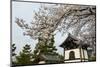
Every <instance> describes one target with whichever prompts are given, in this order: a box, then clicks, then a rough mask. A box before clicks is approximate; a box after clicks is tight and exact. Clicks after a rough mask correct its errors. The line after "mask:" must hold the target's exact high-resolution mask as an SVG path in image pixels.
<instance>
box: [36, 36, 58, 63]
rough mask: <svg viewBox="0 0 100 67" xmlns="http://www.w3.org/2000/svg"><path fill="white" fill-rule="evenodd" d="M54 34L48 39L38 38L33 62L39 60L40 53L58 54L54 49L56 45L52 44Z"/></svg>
mask: <svg viewBox="0 0 100 67" xmlns="http://www.w3.org/2000/svg"><path fill="white" fill-rule="evenodd" d="M54 43H55V41H54V35H52V37H51V38H50V39H49V41H48V40H46V39H42V38H39V39H38V43H37V45H36V47H35V50H34V59H35V60H34V63H38V62H39V61H40V60H39V59H38V57H39V56H40V55H41V54H47V55H59V54H58V53H57V52H56V51H57V49H56V47H55V46H54Z"/></svg>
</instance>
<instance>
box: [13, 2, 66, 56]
mask: <svg viewBox="0 0 100 67" xmlns="http://www.w3.org/2000/svg"><path fill="white" fill-rule="evenodd" d="M39 7H40V4H39V3H28V2H12V43H15V44H16V47H17V49H16V53H19V51H20V50H21V49H22V47H23V46H24V45H25V44H29V45H31V48H32V49H34V47H35V46H36V45H35V44H36V43H37V42H38V41H37V40H33V39H31V38H30V37H29V36H24V35H23V32H24V31H23V30H22V29H21V28H20V27H19V26H18V25H17V24H16V23H15V17H18V18H23V19H24V20H26V22H29V23H30V22H31V21H32V18H33V11H34V10H35V11H37V10H38V8H39ZM66 37H67V35H63V36H62V34H61V33H60V32H58V33H57V34H56V35H55V44H54V45H55V46H56V48H57V49H58V51H57V52H58V53H60V54H62V55H63V49H62V48H61V47H59V45H60V44H61V43H62V42H63V41H64V40H65V38H66Z"/></svg>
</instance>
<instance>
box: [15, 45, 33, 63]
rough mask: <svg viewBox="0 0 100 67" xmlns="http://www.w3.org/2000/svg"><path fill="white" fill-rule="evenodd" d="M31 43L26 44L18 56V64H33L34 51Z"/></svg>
mask: <svg viewBox="0 0 100 67" xmlns="http://www.w3.org/2000/svg"><path fill="white" fill-rule="evenodd" d="M31 51H32V50H31V47H30V45H27V44H26V45H25V46H24V47H23V50H22V51H21V52H20V53H19V56H16V60H17V65H27V64H32V53H31Z"/></svg>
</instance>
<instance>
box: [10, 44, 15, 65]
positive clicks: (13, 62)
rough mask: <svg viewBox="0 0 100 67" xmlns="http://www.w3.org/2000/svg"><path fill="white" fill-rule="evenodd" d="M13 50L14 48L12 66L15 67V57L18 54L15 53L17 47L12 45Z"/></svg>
mask: <svg viewBox="0 0 100 67" xmlns="http://www.w3.org/2000/svg"><path fill="white" fill-rule="evenodd" d="M11 48H12V51H11V56H12V57H11V58H12V65H14V64H15V63H16V62H15V56H16V53H15V50H16V46H15V44H12V46H11Z"/></svg>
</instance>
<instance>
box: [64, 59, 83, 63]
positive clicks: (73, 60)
mask: <svg viewBox="0 0 100 67" xmlns="http://www.w3.org/2000/svg"><path fill="white" fill-rule="evenodd" d="M64 62H65V63H66V62H81V60H80V59H79V60H69V61H64Z"/></svg>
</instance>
